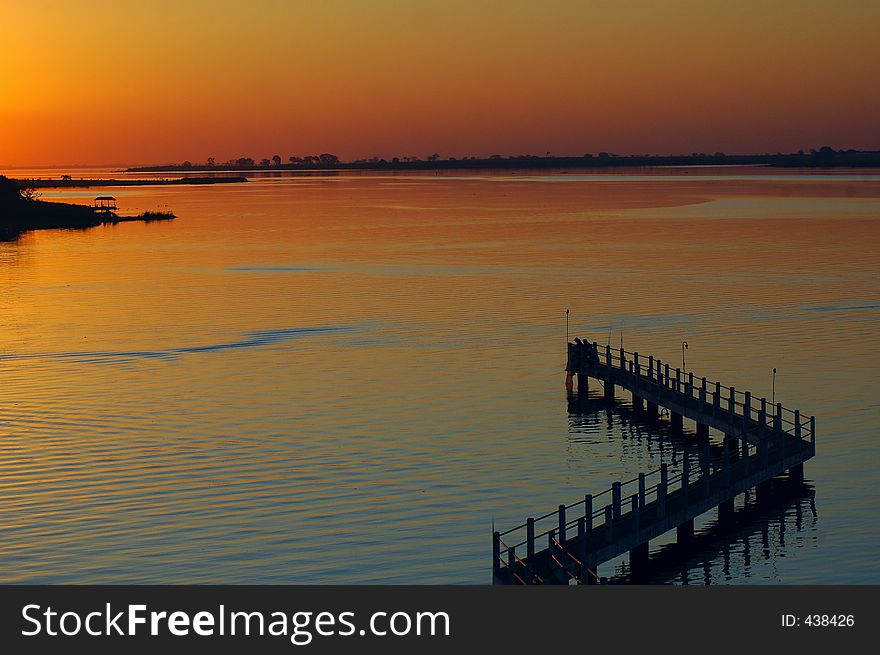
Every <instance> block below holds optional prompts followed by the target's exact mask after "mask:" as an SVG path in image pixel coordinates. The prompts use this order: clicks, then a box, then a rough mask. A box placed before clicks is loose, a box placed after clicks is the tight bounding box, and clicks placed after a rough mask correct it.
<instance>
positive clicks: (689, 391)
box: [685, 371, 694, 400]
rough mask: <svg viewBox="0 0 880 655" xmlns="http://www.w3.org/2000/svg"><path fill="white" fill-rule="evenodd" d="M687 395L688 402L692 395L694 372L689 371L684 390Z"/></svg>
mask: <svg viewBox="0 0 880 655" xmlns="http://www.w3.org/2000/svg"><path fill="white" fill-rule="evenodd" d="M685 393H686V394H687V397H688V400H690V399H691V398H692V397H693V395H694V372H693V371H690V372H689V373H688V381H687V389H686V390H685Z"/></svg>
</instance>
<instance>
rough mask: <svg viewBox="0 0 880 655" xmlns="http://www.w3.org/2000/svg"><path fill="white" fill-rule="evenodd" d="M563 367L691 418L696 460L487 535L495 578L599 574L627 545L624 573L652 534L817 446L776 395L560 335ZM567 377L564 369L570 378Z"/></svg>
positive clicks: (685, 530)
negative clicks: (698, 445) (714, 442)
mask: <svg viewBox="0 0 880 655" xmlns="http://www.w3.org/2000/svg"><path fill="white" fill-rule="evenodd" d="M566 368H567V370H568V373H569V375H570V376H571V375H577V376H578V386H579V389H578V391H579V393H581V394H582V395H585V393H586V389H587V386H588V382H587V380H588V379H589V378H590V377H593V378H596V379H599V380H602V381H603V383H604V388H605V397H606V399H609V400H613V398H614V387H615V386H620V387H623V388H626V389H628V390H629V391H630V392H631V393H632V394H633V406H634V409H635V411H637V412H639V413H646V414H647V416H646V418H648V419H654V418H656V417H657V413H658V408H659V407H665V408H667V409H668V410H669V412H670V420H671V423H672V426H673V428H678V429H680V428H681V422H682V417H688V418H690V419H692V420H694V421H695V423H696V425H697V436H698V437H705V438H704V439H703V440H702V451H701V452H700V456H699V458H698V461H697V462H696V463H692V462H691V459H690V458H689V457H687V456H685V457H684V459H683V461H682V470H681V471H680V472H679V473H677V474H675V475H672V476H670V475H669V472H668V468H667V465H666V464H663V465H662V466H661V467H660V468H659V469H657V470H654V471H651V472H648V473H642V474H639V476H638V477H636V478H633V479H632V480H628V481H626V482H622V483H621V482H615V483H614V484H613V485H612V486H611V488H609V489H606V490H605V491H603V492H602V493H600V494H597V495H595V496H593V495H589V494H588V495H586V496H585V497H584V498H583V500H579V501H578V502H575V503H573V504H571V505H564V504H563V505H560V506H559V507H558V508H557V509H556V510H555V511H553V512H550V513H548V514H545V515H543V516H540V517H537V518H529V519H528V520H527V521H526V522H525V523H524V524H522V525H519V526H517V527H515V528H511V529H510V530H507V531H504V532H495V533H494V534H493V581H494V583H495V584H567V583H570V582H571V581H575V582H578V583H581V584H593V583H596V582H598V581H599V578H598V575H597V567H598V566H599V565H600V564H602V563H603V562H606V561H608V560H610V559H613V558H615V557H618V556H620V555H622V554H624V553H626V552H629V555H630V562H631V565H632V567H631V568H632V570H633V572H637V571H638V570H639V569H641V568H642V567H643V565H644V564H645V563H646V562H647V559H648V552H649V551H648V543H649V541H650V540H651V539H653V538H655V537H657V536H659V535H661V534H663V533H665V532H667V531H669V530H672V529H673V528H675V529H676V530H677V536H678V539H679V540H681V541H686V540H687V539H689V538H690V537H691V536H692V535H693V525H694V518H695V517H697V516H699V515H700V514H703V513H704V512H706V511H708V510H710V509H712V508H714V507H718V508H719V513H720V515H722V516H723V515H725V514H732V512H733V499H734V498H735V497H736V496H737V495H739V494H741V493H743V492H745V491H747V490H749V489H751V488H753V487H757V488H758V490H759V492H760V491H761V489H762V488H766V484H767V483H768V481H769V480H770V479H771V478H773V477H775V476H777V475H780V474H781V473H783V472H785V471H788V472H789V476H790V477H791V478H793V479H796V480H802V479H803V463H804V462H805V461H806V460H808V459H810V458H811V457H813V456H814V455H815V452H816V428H815V426H816V421H815V417H813V416H810V417H808V418H803V417H801V414H800V412H799V411H797V410H795V411H791V410H788V409H786V408H784V407H782V405H781V404H776V405H775V406H774V405H770V404H768V403H767V401H766V399H763V398H761V399H760V400H758V401H757V402H755V401H754V399H753V398H752V395H751V394H750V393H749V392H739V391H736V390H735V389H734V388H732V387H725V386H723V385H721V384H719V383H711V384H710V383H709V382H708V381H707V380H706V379H705V378H694V376H693V373H688V374H687V375H685V376H683V375H682V373H681V371H680V370H679V369H675V372H674V374H673V372H672V371H671V370H670V369H669V366H668V365H664V364H663V363H662V362H661V361H659V360H655V359H654V358H653V357H648V358H642V357H640V356H639V354H638V353H630V352H627V351H624V350H622V349H620V350H615V351H612V350H611V348H610V347H607V346H606V347H604V348H600V347H599V346H598V345H597V344H590V343H586V342H584V343H575V344H569V352H568V365H567V367H566ZM569 380H570V378H569ZM709 427H713V428H715V429H717V430H720V431H721V432H723V433H724V439H723V443H722V446H721V454H720V456H717V455H716V456H715V457H712V455H711V451H710V448H709V442H708V434H709Z"/></svg>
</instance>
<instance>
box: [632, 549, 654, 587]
mask: <svg viewBox="0 0 880 655" xmlns="http://www.w3.org/2000/svg"><path fill="white" fill-rule="evenodd" d="M649 554H650V550H649V548H648V542H647V541H646V542H645V543H643V544H640V545H638V546H636V547H635V548H633V549H632V550H630V551H629V570H630V575H631V576H632V578H633V580H642V579H644V575H645V569H647V568H648V561H649Z"/></svg>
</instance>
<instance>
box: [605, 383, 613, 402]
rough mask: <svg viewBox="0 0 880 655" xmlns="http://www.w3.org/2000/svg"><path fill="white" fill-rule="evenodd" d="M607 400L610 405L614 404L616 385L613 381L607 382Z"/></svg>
mask: <svg viewBox="0 0 880 655" xmlns="http://www.w3.org/2000/svg"><path fill="white" fill-rule="evenodd" d="M605 400H606V401H607V402H609V403H613V402H614V383H613V382H612V381H611V380H608V379H606V380H605Z"/></svg>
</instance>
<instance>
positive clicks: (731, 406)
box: [727, 387, 736, 421]
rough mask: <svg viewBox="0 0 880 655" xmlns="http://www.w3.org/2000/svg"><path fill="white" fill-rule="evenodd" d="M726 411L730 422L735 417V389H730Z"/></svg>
mask: <svg viewBox="0 0 880 655" xmlns="http://www.w3.org/2000/svg"><path fill="white" fill-rule="evenodd" d="M727 411H729V412H730V420H731V421H732V420H733V417H734V416H736V387H730V398H729V399H728V401H727Z"/></svg>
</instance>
